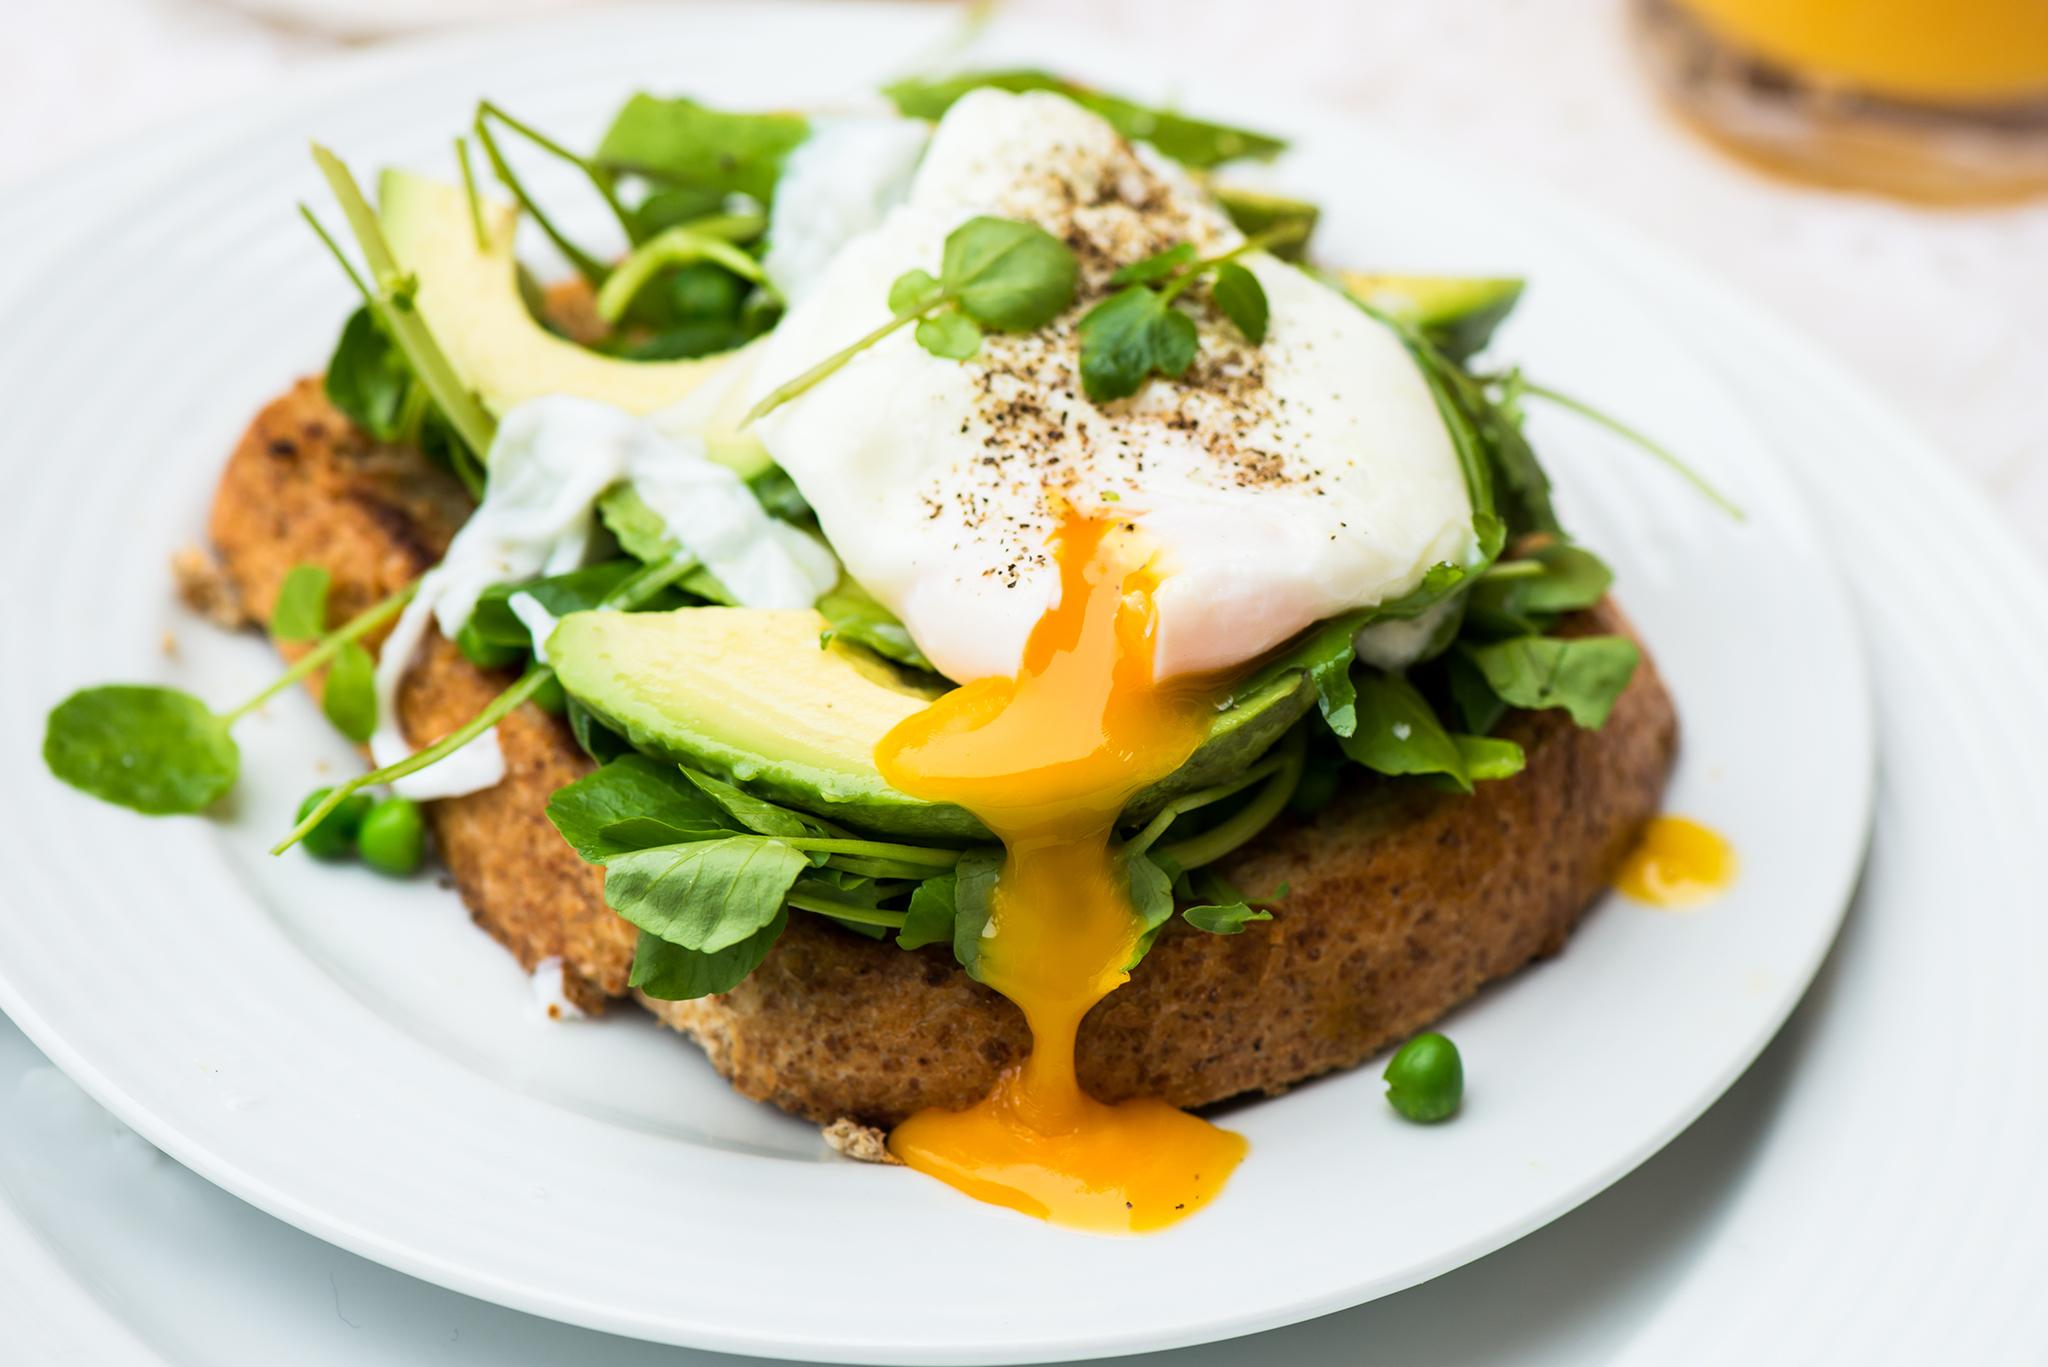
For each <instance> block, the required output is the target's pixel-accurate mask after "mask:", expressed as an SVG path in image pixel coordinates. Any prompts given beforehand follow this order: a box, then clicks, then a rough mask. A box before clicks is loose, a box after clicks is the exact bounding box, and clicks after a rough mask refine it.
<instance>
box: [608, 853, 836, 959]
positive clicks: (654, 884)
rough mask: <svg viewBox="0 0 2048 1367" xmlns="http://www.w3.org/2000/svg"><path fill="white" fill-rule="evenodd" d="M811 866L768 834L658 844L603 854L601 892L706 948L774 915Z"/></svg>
mask: <svg viewBox="0 0 2048 1367" xmlns="http://www.w3.org/2000/svg"><path fill="white" fill-rule="evenodd" d="M809 867H810V860H808V859H806V858H805V857H804V856H803V854H802V853H800V852H799V851H797V850H794V849H791V848H790V847H789V846H788V845H785V844H783V843H782V842H781V841H780V840H771V839H769V838H768V837H766V836H759V835H729V836H726V837H725V838H724V839H722V840H699V841H694V842H692V843H690V844H687V845H658V846H655V847H654V848H653V849H646V850H628V851H626V852H625V853H623V854H615V855H612V856H611V857H610V858H608V859H606V860H605V861H604V868H605V874H604V900H605V902H606V903H607V904H608V905H610V907H611V909H612V910H613V911H616V912H617V913H619V915H621V916H623V917H625V918H626V919H627V920H628V921H631V922H632V923H633V924H634V925H636V926H638V927H640V929H642V930H644V931H647V932H648V933H649V934H652V935H658V936H660V937H661V938H662V939H664V940H667V941H668V942H669V943H670V944H678V945H682V946H684V947H685V948H687V949H698V950H703V951H704V952H705V953H707V954H710V953H715V952H716V951H718V950H721V949H728V948H730V947H731V946H733V945H736V944H738V943H739V942H740V941H742V940H744V939H746V938H747V937H748V936H749V935H752V934H753V933H754V932H756V931H758V930H760V929H761V928H762V927H763V926H766V925H768V924H769V923H770V922H772V921H773V920H774V919H775V917H776V914H777V913H778V912H780V911H781V910H782V905H783V902H784V899H786V898H787V897H788V896H789V889H790V885H791V884H792V883H794V882H795V881H796V878H797V875H798V874H800V873H802V872H803V871H804V870H805V869H807V868H809Z"/></svg>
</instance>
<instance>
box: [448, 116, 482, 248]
mask: <svg viewBox="0 0 2048 1367" xmlns="http://www.w3.org/2000/svg"><path fill="white" fill-rule="evenodd" d="M455 164H456V165H458V166H460V167H461V168H462V197H463V198H464V199H465V200H467V201H468V202H469V226H470V228H471V230H472V231H474V232H475V233H476V249H477V251H478V253H480V254H481V253H483V252H487V251H489V250H490V249H491V239H490V235H489V234H487V233H486V232H484V201H483V196H482V195H480V194H478V193H477V188H476V169H475V168H474V167H472V166H471V165H470V164H469V139H468V138H465V137H462V136H460V135H458V136H457V137H456V139H455Z"/></svg>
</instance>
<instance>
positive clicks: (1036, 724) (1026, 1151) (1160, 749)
mask: <svg viewBox="0 0 2048 1367" xmlns="http://www.w3.org/2000/svg"><path fill="white" fill-rule="evenodd" d="M1053 550H1054V552H1055V557H1056V560H1057V563H1058V567H1059V571H1060V598H1059V603H1058V604H1057V606H1055V607H1053V608H1052V609H1050V610H1049V611H1047V612H1046V613H1045V614H1044V616H1042V617H1041V618H1040V619H1039V621H1038V624H1037V626H1036V627H1035V628H1034V629H1033V630H1032V632H1031V635H1030V638H1029V640H1028V642H1027V644H1026V647H1025V651H1024V659H1023V664H1022V667H1021V668H1020V669H1019V670H1018V673H1017V675H1016V677H1014V678H988V679H981V680H978V681H976V682H973V683H969V684H967V685H965V686H964V687H961V688H959V689H956V690H955V691H954V692H952V693H949V694H947V695H946V696H944V697H942V698H940V699H939V700H938V701H937V702H935V703H933V704H932V705H931V706H930V707H928V708H926V709H925V710H924V711H922V712H919V713H917V714H915V715H913V716H911V717H909V718H907V719H906V720H904V721H903V722H902V723H901V724H900V725H898V726H897V727H896V728H895V729H894V730H892V731H891V732H890V733H889V734H888V735H887V736H885V737H884V738H883V740H882V743H881V744H880V745H879V746H878V747H877V748H876V751H875V759H876V762H877V764H878V765H879V766H880V767H881V770H882V773H883V775H884V776H885V777H887V778H888V780H889V781H890V782H891V783H893V784H895V785H896V786H897V787H898V788H901V789H902V790H903V791H905V792H908V793H911V794H913V795H914V796H917V797H922V798H926V799H928V800H931V801H934V802H954V803H958V804H959V805H961V806H963V807H965V808H967V809H968V810H969V811H971V812H973V813H974V814H975V815H976V816H977V817H979V818H980V819H981V821H982V822H983V824H985V825H986V826H987V827H988V828H989V829H990V830H991V831H993V832H994V833H995V834H996V836H997V837H998V838H999V839H1001V841H1002V842H1003V848H1004V852H1005V857H1004V861H1003V865H1002V869H1001V872H1000V874H999V876H998V877H997V880H996V885H995V890H994V893H993V896H992V899H991V905H990V913H989V920H988V923H987V926H986V928H985V929H984V931H983V937H984V938H983V939H982V941H981V953H980V961H979V966H978V974H979V976H980V978H981V980H982V981H983V982H985V983H987V984H988V985H989V986H990V987H993V988H994V989H995V990H996V991H998V992H1000V993H1002V994H1003V995H1004V996H1005V997H1008V998H1009V999H1010V1000H1011V1001H1013V1002H1015V1003H1016V1004H1017V1006H1018V1007H1019V1008H1020V1009H1021V1010H1022V1011H1023V1013H1024V1018H1025V1020H1026V1022H1027V1023H1028V1024H1029V1025H1030V1027H1031V1039H1032V1047H1031V1053H1030V1055H1029V1056H1028V1057H1026V1058H1025V1060H1024V1061H1023V1063H1021V1064H1019V1065H1017V1066H1016V1067H1013V1068H1011V1069H1010V1070H1008V1071H1007V1072H1005V1073H1004V1074H1003V1076H1002V1078H1001V1080H1000V1081H998V1083H997V1084H996V1087H995V1089H994V1091H992V1092H991V1093H990V1094H989V1095H988V1096H987V1097H986V1098H985V1099H983V1100H982V1101H980V1102H979V1103H977V1104H976V1105H974V1106H972V1107H970V1108H969V1109H967V1110H964V1111H936V1110H933V1111H923V1112H920V1113H919V1114H917V1115H914V1116H912V1117H911V1118H910V1119H908V1120H906V1121H904V1122H903V1123H902V1124H901V1125H898V1126H897V1127H896V1130H895V1132H894V1133H893V1134H891V1135H890V1136H889V1149H890V1151H891V1152H892V1153H894V1154H895V1155H896V1156H897V1157H898V1158H900V1159H902V1160H903V1161H904V1162H905V1163H907V1164H909V1165H910V1166H911V1167H913V1168H916V1169H917V1170H919V1171H920V1172H924V1173H928V1174H930V1175H931V1176H934V1177H937V1178H938V1179H939V1180H941V1181H943V1182H946V1183H949V1184H950V1185H952V1186H954V1187H957V1188H959V1189H960V1190H962V1191H964V1192H966V1193H967V1194H968V1195H970V1196H973V1197H975V1198H977V1199H979V1200H982V1201H987V1202H990V1203H992V1204H995V1205H1002V1206H1008V1207H1010V1208H1012V1209H1015V1210H1020V1211H1024V1212H1025V1213H1027V1214H1031V1215H1036V1216H1038V1217H1040V1218H1042V1219H1046V1220H1050V1221H1052V1222H1053V1223H1055V1224H1062V1225H1070V1226H1074V1227H1078V1228H1083V1229H1092V1230H1100V1231H1104V1232H1119V1233H1135V1232H1139V1231H1144V1230H1150V1229H1157V1228H1160V1227H1161V1226H1164V1225H1169V1224H1172V1223H1173V1222H1174V1221H1176V1220H1179V1219H1181V1218H1183V1217H1184V1216H1186V1215H1189V1214H1191V1213H1192V1212H1194V1211H1195V1210H1197V1209H1198V1208H1200V1207H1201V1206H1202V1205H1203V1204H1204V1203H1206V1202H1207V1201H1208V1200H1209V1198H1210V1197H1212V1196H1214V1195H1215V1194H1216V1192H1217V1191H1218V1190H1220V1189H1221V1188H1222V1186H1223V1183H1224V1181H1225V1180H1226V1179H1227V1178H1228V1177H1229V1176H1230V1173H1231V1171H1232V1170H1233V1169H1234V1168H1235V1167H1236V1166H1237V1164H1238V1161H1239V1160H1240V1159H1241V1158H1243V1156H1244V1152H1245V1142H1244V1140H1243V1139H1242V1138H1241V1137H1239V1136H1238V1135H1235V1134H1231V1133H1229V1132H1227V1131H1224V1130H1220V1129H1218V1128H1216V1127H1215V1126H1214V1125H1211V1124H1209V1123H1208V1122H1207V1121H1205V1120H1201V1119H1199V1118H1197V1117H1195V1116H1192V1115H1189V1114H1187V1113H1186V1112H1184V1111H1181V1110H1177V1109H1175V1108H1174V1107H1172V1106H1169V1105H1167V1104H1166V1103H1165V1102H1163V1101H1156V1100H1135V1101H1127V1102H1124V1103H1122V1104H1120V1105H1115V1106H1111V1105H1105V1104H1104V1103H1102V1102H1099V1101H1097V1100H1095V1099H1094V1098H1092V1097H1090V1096H1089V1095H1088V1094H1087V1093H1086V1092H1084V1091H1083V1090H1082V1088H1081V1084H1080V1080H1079V1078H1078V1076H1077V1075H1076V1072H1075V1066H1074V1042H1075V1037H1076V1034H1077V1033H1078V1031H1079V1029H1080V1025H1081V1020H1082V1018H1083V1017H1084V1016H1086V1015H1087V1014H1088V1010H1089V1008H1090V1007H1092V1006H1094V1005H1095V1003H1097V1002H1099V1001H1101V1000H1102V999H1103V998H1104V997H1106V996H1108V995H1109V994H1110V993H1111V992H1113V991H1115V990H1116V989H1117V988H1118V987H1120V986H1121V985H1122V984H1123V983H1125V982H1127V981H1128V980H1129V978H1130V972H1129V968H1130V964H1131V960H1132V958H1133V956H1134V954H1135V952H1136V949H1137V944H1138V938H1139V936H1140V934H1141V933H1142V932H1141V927H1140V926H1139V924H1138V919H1137V915H1136V913H1135V912H1134V910H1133V909H1132V905H1131V899H1130V894H1129V890H1128V887H1129V879H1128V876H1127V874H1126V872H1125V870H1124V867H1123V865H1122V862H1121V860H1120V859H1119V857H1118V856H1117V854H1116V852H1115V850H1114V849H1113V848H1112V840H1113V837H1114V830H1115V824H1116V819H1117V817H1118V815H1119V814H1120V813H1121V812H1122V811H1123V809H1124V805H1125V804H1126V803H1127V802H1129V801H1130V799H1131V798H1132V797H1133V796H1134V795H1136V794H1137V793H1138V792H1139V790H1141V789H1143V788H1144V787H1145V786H1146V785H1148V784H1150V783H1152V782H1154V781H1156V780H1158V779H1161V778H1164V777H1165V776H1166V775H1168V774H1170V773H1172V772H1173V771H1174V770H1175V769H1178V768H1179V767H1180V766H1181V764H1183V763H1184V762H1185V761H1186V760H1187V758H1188V756H1189V755H1191V754H1193V753H1194V750H1195V748H1196V746H1198V745H1199V744H1200V743H1201V741H1202V738H1203V736H1204V734H1205V733H1206V731H1207V727H1208V720H1209V718H1210V717H1211V716H1212V715H1213V697H1214V694H1215V691H1216V690H1215V686H1214V681H1213V680H1199V679H1197V680H1184V679H1183V680H1174V681H1171V682H1168V683H1160V682H1157V681H1155V680H1154V679H1153V677H1152V654H1153V640H1154V635H1155V630H1154V629H1155V625H1156V615H1155V613H1154V609H1153V604H1152V593H1153V590H1154V588H1155V587H1156V586H1157V582H1158V579H1157V575H1156V573H1155V572H1154V570H1153V569H1152V568H1151V567H1150V566H1149V565H1148V564H1147V563H1146V562H1145V559H1144V557H1143V556H1142V553H1141V552H1140V551H1139V549H1138V548H1137V547H1136V545H1135V543H1134V541H1133V539H1132V538H1131V537H1129V536H1128V535H1127V533H1126V531H1124V530H1123V529H1121V528H1120V527H1119V524H1117V523H1115V522H1110V521H1102V520H1093V519H1087V518H1083V517H1080V516H1078V515H1074V514H1071V513H1070V514H1069V515H1068V516H1067V517H1066V518H1065V519H1064V521H1063V523H1062V525H1061V528H1060V530H1059V532H1058V534H1057V535H1056V536H1055V537H1054V538H1053Z"/></svg>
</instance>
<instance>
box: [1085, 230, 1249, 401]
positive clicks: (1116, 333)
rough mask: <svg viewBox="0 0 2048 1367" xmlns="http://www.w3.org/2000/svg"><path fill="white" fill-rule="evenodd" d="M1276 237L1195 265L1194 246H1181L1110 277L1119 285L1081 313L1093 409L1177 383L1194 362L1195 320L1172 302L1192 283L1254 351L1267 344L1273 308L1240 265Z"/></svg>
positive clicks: (1244, 244)
mask: <svg viewBox="0 0 2048 1367" xmlns="http://www.w3.org/2000/svg"><path fill="white" fill-rule="evenodd" d="M1276 236H1277V234H1264V235H1261V236H1258V237H1251V238H1247V239H1245V240H1244V241H1243V242H1241V243H1239V244H1238V245H1237V246H1236V247H1233V248H1231V249H1230V250H1229V251H1227V252H1223V253H1220V254H1218V255H1216V256H1211V257H1206V258H1201V259H1197V258H1196V256H1195V244H1194V243H1192V242H1182V243H1180V244H1178V245H1176V246H1172V247H1168V248H1167V249H1166V250H1165V251H1163V252H1158V253H1156V254H1154V255H1152V256H1148V257H1146V258H1145V259H1144V260H1142V261H1133V262H1131V263H1130V264H1129V265H1127V266H1125V267H1123V268H1122V269H1121V270H1119V271H1117V273H1116V274H1115V275H1112V276H1111V277H1110V278H1109V283H1110V284H1112V285H1120V286H1122V287H1123V288H1121V289H1119V290H1118V291H1117V292H1116V293H1115V294H1112V295H1110V296H1109V297H1108V298H1107V299H1104V300H1103V301H1102V302H1101V303H1099V304H1097V305H1096V306H1095V307H1094V308H1092V309H1090V310H1088V312H1087V313H1086V314H1084V315H1082V318H1081V323H1080V327H1079V329H1078V331H1079V334H1080V338H1081V388H1082V389H1083V390H1084V391H1085V392H1086V393H1087V395H1088V397H1089V398H1090V399H1092V400H1094V401H1095V402H1096V403H1106V402H1108V401H1110V400H1112V399H1122V398H1128V397H1129V396H1130V395H1132V394H1135V393H1137V392H1138V387H1139V386H1140V385H1142V384H1144V383H1145V381H1146V380H1147V379H1149V378H1150V377H1152V376H1153V375H1164V376H1166V377H1167V378H1168V379H1178V378H1179V377H1180V376H1182V375H1184V374H1186V373H1187V368H1188V367H1189V366H1190V365H1192V364H1193V363H1194V359H1195V351H1196V348H1197V347H1198V345H1199V337H1198V335H1197V333H1196V331H1195V320H1194V319H1193V318H1190V317H1189V316H1188V315H1187V314H1185V313H1183V312H1181V311H1180V310H1179V309H1177V308H1175V307H1174V306H1173V305H1174V301H1175V300H1176V299H1178V298H1179V297H1180V296H1181V295H1182V294H1184V293H1185V292H1186V291H1187V290H1188V289H1189V287H1191V286H1192V285H1194V284H1195V283H1196V282H1197V281H1202V280H1206V281H1207V282H1208V284H1209V297H1210V299H1211V301H1213V302H1214V303H1215V305H1216V307H1217V308H1218V309H1219V310H1221V311H1222V313H1223V316H1224V317H1226V318H1228V319H1229V320H1230V321H1231V323H1232V324H1233V325H1235V326H1236V328H1237V330H1238V331H1239V332H1240V333H1242V334H1243V335H1244V339H1245V340H1246V341H1248V342H1250V343H1251V344H1252V345H1253V346H1258V345H1259V344H1260V343H1262V342H1264V341H1265V340H1266V324H1267V322H1268V320H1269V318H1270V314H1271V310H1270V308H1269V306H1268V305H1267V302H1266V291H1265V289H1264V288H1263V287H1261V286H1260V284H1259V279H1258V277H1257V276H1255V275H1253V274H1252V273H1251V272H1250V271H1249V270H1247V269H1245V267H1244V266H1243V265H1241V264H1239V262H1238V258H1239V257H1241V256H1244V255H1245V254H1246V253H1248V252H1253V251H1258V250H1260V249H1262V248H1264V247H1267V246H1270V245H1271V244H1272V243H1273V241H1274V240H1275V238H1276Z"/></svg>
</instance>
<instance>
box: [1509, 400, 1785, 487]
mask: <svg viewBox="0 0 2048 1367" xmlns="http://www.w3.org/2000/svg"><path fill="white" fill-rule="evenodd" d="M1520 390H1521V392H1522V393H1524V394H1532V395H1534V396H1535V397H1537V398H1539V399H1543V400H1546V401H1548V402H1550V403H1554V404H1556V405H1557V406H1558V407H1559V408H1562V409H1565V410H1567V411H1568V412H1572V413H1576V414H1578V415H1579V416H1580V417H1582V418H1584V419H1586V420H1587V421H1588V422H1591V423H1595V424H1597V425H1598V426H1601V427H1604V428H1606V429H1607V430H1608V431H1610V432H1612V433H1614V434H1615V435H1616V436H1618V437H1620V438H1622V439H1623V440H1625V441H1628V442H1631V443H1633V444H1634V445H1636V446H1638V447H1640V448H1642V449H1643V450H1644V451H1647V452H1648V453H1649V454H1650V455H1651V456H1653V457H1655V458H1656V459H1657V460H1659V461H1662V462H1663V463H1664V464H1665V465H1666V466H1668V467H1669V468H1670V469H1671V470H1672V471H1674V472H1675V473H1676V474H1677V475H1678V476H1679V478H1681V479H1683V480H1684V481H1685V482H1686V483H1688V484H1690V485H1692V487H1693V488H1695V489H1697V490H1699V491H1700V493H1702V494H1704V495H1705V496H1706V498H1707V500H1708V501H1709V502H1711V503H1712V504H1713V505H1714V506H1715V507H1717V508H1719V509H1720V510H1721V511H1722V512H1724V513H1726V514H1728V516H1730V517H1732V518H1734V519H1735V520H1736V521H1737V522H1745V521H1747V520H1748V518H1747V517H1746V515H1745V514H1744V513H1743V511H1742V508H1741V507H1740V506H1739V505H1738V504H1737V503H1736V502H1735V500H1733V499H1731V498H1729V497H1728V496H1727V495H1726V494H1724V493H1722V492H1721V491H1720V490H1719V489H1717V488H1715V487H1714V486H1713V484H1711V483H1710V482H1708V480H1707V478H1706V476H1704V475H1702V474H1701V473H1700V472H1699V471H1697V470H1695V469H1693V468H1692V466H1690V465H1688V464H1686V463H1685V462H1684V461H1683V460H1681V459H1679V457H1678V456H1677V455H1676V454H1674V453H1673V452H1672V451H1671V450H1670V449H1669V448H1668V447H1666V446H1664V444H1663V443H1661V442H1658V441H1655V440H1653V439H1652V438H1651V437H1650V436H1649V434H1648V433H1645V432H1643V431H1641V430H1639V429H1637V428H1635V427H1631V426H1630V425H1629V424H1627V423H1625V422H1623V421H1622V420H1621V419H1619V418H1617V417H1615V416H1613V415H1612V414H1609V413H1603V412H1602V411H1601V410H1599V409H1597V408H1595V407H1593V405H1591V404H1589V403H1587V402H1586V401H1585V400H1583V399H1575V398H1573V397H1572V396H1571V395H1569V394H1565V393H1562V392H1560V391H1558V390H1555V389H1552V388H1551V387H1550V386H1549V385H1542V384H1533V383H1531V382H1529V381H1527V380H1524V381H1522V383H1521V385H1520Z"/></svg>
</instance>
